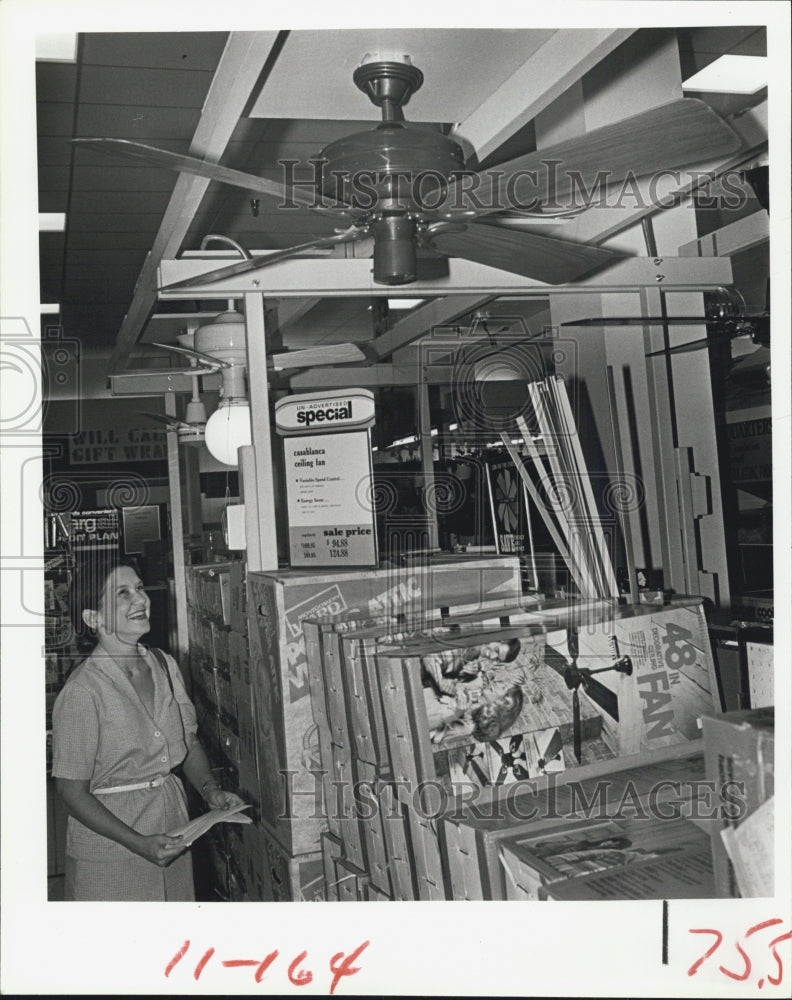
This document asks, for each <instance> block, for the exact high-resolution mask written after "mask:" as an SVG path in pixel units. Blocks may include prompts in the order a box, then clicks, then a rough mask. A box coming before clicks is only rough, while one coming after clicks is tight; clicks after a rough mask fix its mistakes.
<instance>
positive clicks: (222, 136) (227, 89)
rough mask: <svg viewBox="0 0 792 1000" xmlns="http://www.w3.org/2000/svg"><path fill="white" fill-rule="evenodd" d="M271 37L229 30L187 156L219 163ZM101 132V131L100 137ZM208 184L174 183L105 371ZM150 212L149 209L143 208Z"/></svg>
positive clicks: (115, 360) (146, 309) (123, 356)
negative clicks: (213, 160) (161, 262)
mask: <svg viewBox="0 0 792 1000" xmlns="http://www.w3.org/2000/svg"><path fill="white" fill-rule="evenodd" d="M276 38H277V32H275V31H258V32H232V33H231V34H230V35H229V37H228V42H227V44H226V47H225V50H224V52H223V55H222V57H221V59H220V63H219V65H218V67H217V72H216V73H215V76H214V79H213V81H212V86H211V87H210V88H209V93H208V94H207V97H206V101H205V103H204V107H203V112H202V114H201V118H200V121H199V123H198V126H197V128H196V130H195V134H194V135H193V141H192V143H191V145H190V155H192V156H205V157H209V158H211V159H219V158H220V156H221V155H222V153H223V151H224V149H225V146H226V143H227V142H228V140H229V138H230V137H231V133H232V132H233V130H234V127H235V125H236V123H237V121H238V119H239V116H240V114H241V113H242V111H243V109H244V107H245V105H246V103H247V101H248V99H249V97H250V94H251V92H252V89H253V87H255V86H256V84H257V83H258V80H259V74H260V72H261V69H262V67H263V65H264V63H265V61H266V59H267V56H268V55H269V53H270V51H271V49H272V46H273V44H274V43H275V40H276ZM102 134H103V133H102ZM208 186H209V181H208V180H207V179H206V178H203V177H191V176H187V175H182V176H180V177H179V178H178V180H177V181H176V186H175V188H174V190H173V194H172V196H171V200H170V202H169V204H168V208H167V210H166V212H165V215H164V216H163V219H162V222H161V224H160V228H159V231H158V233H157V237H156V239H155V240H154V244H153V246H152V248H151V252H150V254H149V256H148V258H147V259H146V263H145V264H144V265H143V270H142V271H141V273H140V277H139V279H138V286H137V290H136V292H135V296H134V298H133V300H132V304H131V306H130V308H129V312H128V313H127V315H126V316H125V317H124V322H123V324H122V326H121V330H120V331H119V334H118V339H117V341H116V348H115V350H114V352H113V355H112V357H111V359H110V367H111V370H113V371H115V370H117V369H118V368H119V367H120V366H122V365H123V364H125V362H126V361H127V359H128V358H129V354H130V352H131V350H132V348H133V347H134V345H135V343H136V342H137V340H138V337H139V336H140V333H141V331H142V329H143V326H144V325H145V323H146V320H147V319H148V316H149V313H150V312H151V310H152V308H153V306H154V303H155V302H156V299H157V294H156V271H157V267H158V266H159V264H160V261H161V260H162V259H163V257H168V256H170V257H172V256H175V254H176V253H177V252H178V250H179V247H180V246H181V242H182V239H183V238H184V235H185V233H186V231H187V228H188V227H189V224H190V220H191V218H192V215H193V213H194V212H195V210H196V208H197V207H198V205H199V204H200V203H201V199H202V198H203V195H204V193H205V192H206V189H207V187H208ZM149 211H150V209H149Z"/></svg>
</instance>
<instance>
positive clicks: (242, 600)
mask: <svg viewBox="0 0 792 1000" xmlns="http://www.w3.org/2000/svg"><path fill="white" fill-rule="evenodd" d="M246 575H247V567H246V565H245V563H243V562H232V563H231V565H230V567H229V571H228V585H229V599H230V605H231V611H230V620H229V625H230V626H231V628H232V629H233V630H234V631H235V632H241V633H242V634H246V633H247V590H246V583H245V578H246Z"/></svg>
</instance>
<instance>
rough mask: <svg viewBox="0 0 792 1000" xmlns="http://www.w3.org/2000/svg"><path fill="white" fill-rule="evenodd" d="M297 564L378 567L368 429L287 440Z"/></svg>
mask: <svg viewBox="0 0 792 1000" xmlns="http://www.w3.org/2000/svg"><path fill="white" fill-rule="evenodd" d="M283 452H284V459H285V467H286V483H287V486H286V492H287V497H288V505H289V557H290V562H291V565H292V566H339V567H345V566H375V565H376V563H377V548H376V536H375V527H374V510H373V506H372V500H371V461H370V450H369V435H368V431H349V432H347V433H344V434H307V435H300V436H298V437H290V438H285V439H284V442H283Z"/></svg>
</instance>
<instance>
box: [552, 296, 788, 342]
mask: <svg viewBox="0 0 792 1000" xmlns="http://www.w3.org/2000/svg"><path fill="white" fill-rule="evenodd" d="M653 325H657V326H700V325H705V326H706V327H707V329H708V331H709V332H710V336H708V337H702V338H701V339H699V340H691V341H689V342H688V343H686V344H677V345H675V346H673V347H665V348H662V349H661V350H659V351H651V352H650V353H649V354H647V355H646V356H647V357H648V358H653V357H657V356H659V355H661V354H666V355H671V354H686V353H688V352H689V351H698V350H700V349H701V348H702V347H710V348H711V347H715V346H717V345H721V344H723V343H724V342H728V341H731V340H734V338H735V337H746V336H748V337H750V338H751V340H752V341H753V343H754V344H756V345H757V346H758V347H769V346H770V282H769V280H768V282H767V294H766V299H765V308H764V309H763V310H762V311H760V312H757V313H750V312H749V311H748V309H747V307H746V304H745V299H744V298H743V297H742V295H741V294H740V292H739V291H738V290H737V289H736V288H719V289H717V290H716V291H715V292H712V293H708V292H705V293H704V315H703V316H607V317H605V316H603V317H589V318H586V319H576V320H569V321H568V322H566V323H562V324H561V326H574V327H602V326H653Z"/></svg>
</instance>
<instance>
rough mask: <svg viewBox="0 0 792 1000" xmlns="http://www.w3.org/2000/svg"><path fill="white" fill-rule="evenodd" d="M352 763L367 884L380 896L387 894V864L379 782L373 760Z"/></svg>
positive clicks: (388, 894)
mask: <svg viewBox="0 0 792 1000" xmlns="http://www.w3.org/2000/svg"><path fill="white" fill-rule="evenodd" d="M356 767H357V802H356V808H357V811H358V822H359V824H360V830H361V836H362V840H363V855H364V857H365V859H366V872H367V873H368V877H369V880H370V882H371V885H372V886H373V887H374V888H376V889H377V890H378V891H379V892H380V893H381V894H383V895H384V896H388V897H390V894H391V878H390V866H389V864H388V848H387V844H386V842H385V832H384V830H383V806H382V803H381V802H380V794H381V789H382V785H383V782H382V781H381V780H380V779H379V778H378V777H377V772H376V768H375V767H374V765H373V764H366V763H365V762H364V761H356Z"/></svg>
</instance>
